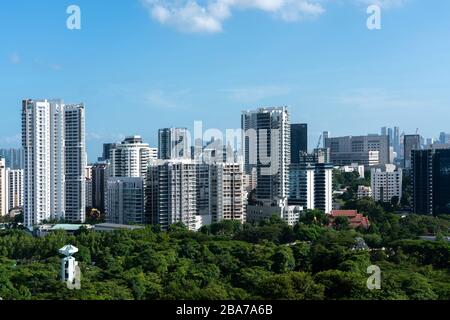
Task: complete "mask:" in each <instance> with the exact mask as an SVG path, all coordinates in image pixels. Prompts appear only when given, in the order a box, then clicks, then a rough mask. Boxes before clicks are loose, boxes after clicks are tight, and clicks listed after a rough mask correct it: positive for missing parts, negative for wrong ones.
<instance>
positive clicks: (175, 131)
mask: <svg viewBox="0 0 450 320" xmlns="http://www.w3.org/2000/svg"><path fill="white" fill-rule="evenodd" d="M158 155H159V156H158V158H159V159H161V160H172V159H191V145H190V141H189V132H188V130H187V129H186V128H165V129H160V130H159V132H158Z"/></svg>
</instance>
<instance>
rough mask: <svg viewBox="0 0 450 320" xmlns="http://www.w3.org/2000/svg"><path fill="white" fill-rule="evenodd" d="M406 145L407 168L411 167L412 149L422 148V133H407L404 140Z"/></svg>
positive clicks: (404, 163)
mask: <svg viewBox="0 0 450 320" xmlns="http://www.w3.org/2000/svg"><path fill="white" fill-rule="evenodd" d="M403 147H404V150H405V151H404V161H403V166H404V168H405V169H411V151H413V150H420V149H421V148H420V135H418V134H411V135H405V137H404V140H403Z"/></svg>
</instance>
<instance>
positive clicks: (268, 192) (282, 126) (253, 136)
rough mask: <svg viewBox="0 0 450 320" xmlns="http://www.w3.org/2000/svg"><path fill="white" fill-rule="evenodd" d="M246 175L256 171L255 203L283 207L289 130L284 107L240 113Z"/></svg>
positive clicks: (289, 151) (288, 152)
mask: <svg viewBox="0 0 450 320" xmlns="http://www.w3.org/2000/svg"><path fill="white" fill-rule="evenodd" d="M242 131H243V142H242V148H243V156H244V168H245V172H246V174H251V172H252V169H253V168H256V170H257V186H256V199H257V201H258V202H260V203H261V204H262V205H266V206H280V205H286V204H287V199H288V196H289V165H290V164H291V126H290V115H289V112H288V109H287V107H276V108H260V109H258V110H254V111H244V112H243V113H242Z"/></svg>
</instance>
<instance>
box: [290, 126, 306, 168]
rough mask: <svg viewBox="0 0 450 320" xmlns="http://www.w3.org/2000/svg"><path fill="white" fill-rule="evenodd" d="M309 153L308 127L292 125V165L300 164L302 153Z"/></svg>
mask: <svg viewBox="0 0 450 320" xmlns="http://www.w3.org/2000/svg"><path fill="white" fill-rule="evenodd" d="M307 152H308V125H307V124H306V123H296V124H291V163H300V153H307Z"/></svg>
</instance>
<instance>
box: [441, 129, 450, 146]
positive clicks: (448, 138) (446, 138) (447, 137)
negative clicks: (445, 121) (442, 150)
mask: <svg viewBox="0 0 450 320" xmlns="http://www.w3.org/2000/svg"><path fill="white" fill-rule="evenodd" d="M439 142H440V143H441V144H447V143H450V134H447V133H445V132H441V134H440V135H439Z"/></svg>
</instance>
